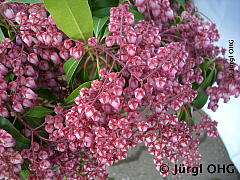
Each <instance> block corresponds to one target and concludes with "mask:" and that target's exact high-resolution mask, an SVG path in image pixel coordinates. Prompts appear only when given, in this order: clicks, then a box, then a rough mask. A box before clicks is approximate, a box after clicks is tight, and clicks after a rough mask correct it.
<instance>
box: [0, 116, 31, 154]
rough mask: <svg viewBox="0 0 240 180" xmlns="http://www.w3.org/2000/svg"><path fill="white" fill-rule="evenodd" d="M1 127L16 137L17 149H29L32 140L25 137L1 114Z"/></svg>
mask: <svg viewBox="0 0 240 180" xmlns="http://www.w3.org/2000/svg"><path fill="white" fill-rule="evenodd" d="M0 129H4V130H6V131H7V132H8V133H9V134H11V135H12V137H13V138H14V140H15V142H16V145H15V149H16V150H18V151H20V150H22V149H28V148H29V145H30V140H29V139H27V138H25V137H24V136H23V135H22V134H21V133H20V132H19V131H18V129H16V128H15V127H14V126H13V125H12V123H11V122H10V121H9V120H8V119H5V118H4V117H2V116H0Z"/></svg>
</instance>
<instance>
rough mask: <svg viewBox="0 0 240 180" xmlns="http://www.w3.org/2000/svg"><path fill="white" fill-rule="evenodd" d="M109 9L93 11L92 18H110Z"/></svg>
mask: <svg viewBox="0 0 240 180" xmlns="http://www.w3.org/2000/svg"><path fill="white" fill-rule="evenodd" d="M110 9H111V7H106V8H101V9H97V10H95V11H93V16H95V17H99V18H103V17H108V16H110Z"/></svg>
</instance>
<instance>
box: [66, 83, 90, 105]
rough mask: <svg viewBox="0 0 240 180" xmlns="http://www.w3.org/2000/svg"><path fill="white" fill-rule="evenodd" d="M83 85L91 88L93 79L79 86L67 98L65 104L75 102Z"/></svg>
mask: <svg viewBox="0 0 240 180" xmlns="http://www.w3.org/2000/svg"><path fill="white" fill-rule="evenodd" d="M83 87H87V88H90V87H91V81H88V82H85V83H83V84H81V85H80V86H79V87H78V88H76V89H75V90H74V91H73V92H72V93H71V94H70V95H69V96H68V97H67V99H66V100H65V102H64V105H69V104H73V103H74V99H75V98H76V97H77V96H78V95H79V90H80V89H82V88H83Z"/></svg>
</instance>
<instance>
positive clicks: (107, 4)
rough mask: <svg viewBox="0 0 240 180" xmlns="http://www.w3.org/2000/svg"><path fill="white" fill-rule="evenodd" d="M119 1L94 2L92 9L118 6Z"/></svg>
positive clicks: (98, 0) (96, 0)
mask: <svg viewBox="0 0 240 180" xmlns="http://www.w3.org/2000/svg"><path fill="white" fill-rule="evenodd" d="M118 3H119V0H95V1H94V3H93V9H100V8H106V7H114V6H115V7H116V6H118Z"/></svg>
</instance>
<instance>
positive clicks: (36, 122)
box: [23, 116, 48, 138]
mask: <svg viewBox="0 0 240 180" xmlns="http://www.w3.org/2000/svg"><path fill="white" fill-rule="evenodd" d="M23 120H24V121H25V122H26V123H27V124H28V125H29V126H30V127H31V128H37V127H39V126H40V125H42V124H43V123H44V122H45V117H43V118H36V117H28V116H26V117H23ZM37 130H38V131H43V132H39V133H38V134H39V135H40V136H42V137H44V138H48V133H47V132H45V128H44V126H43V127H40V128H38V129H37Z"/></svg>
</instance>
